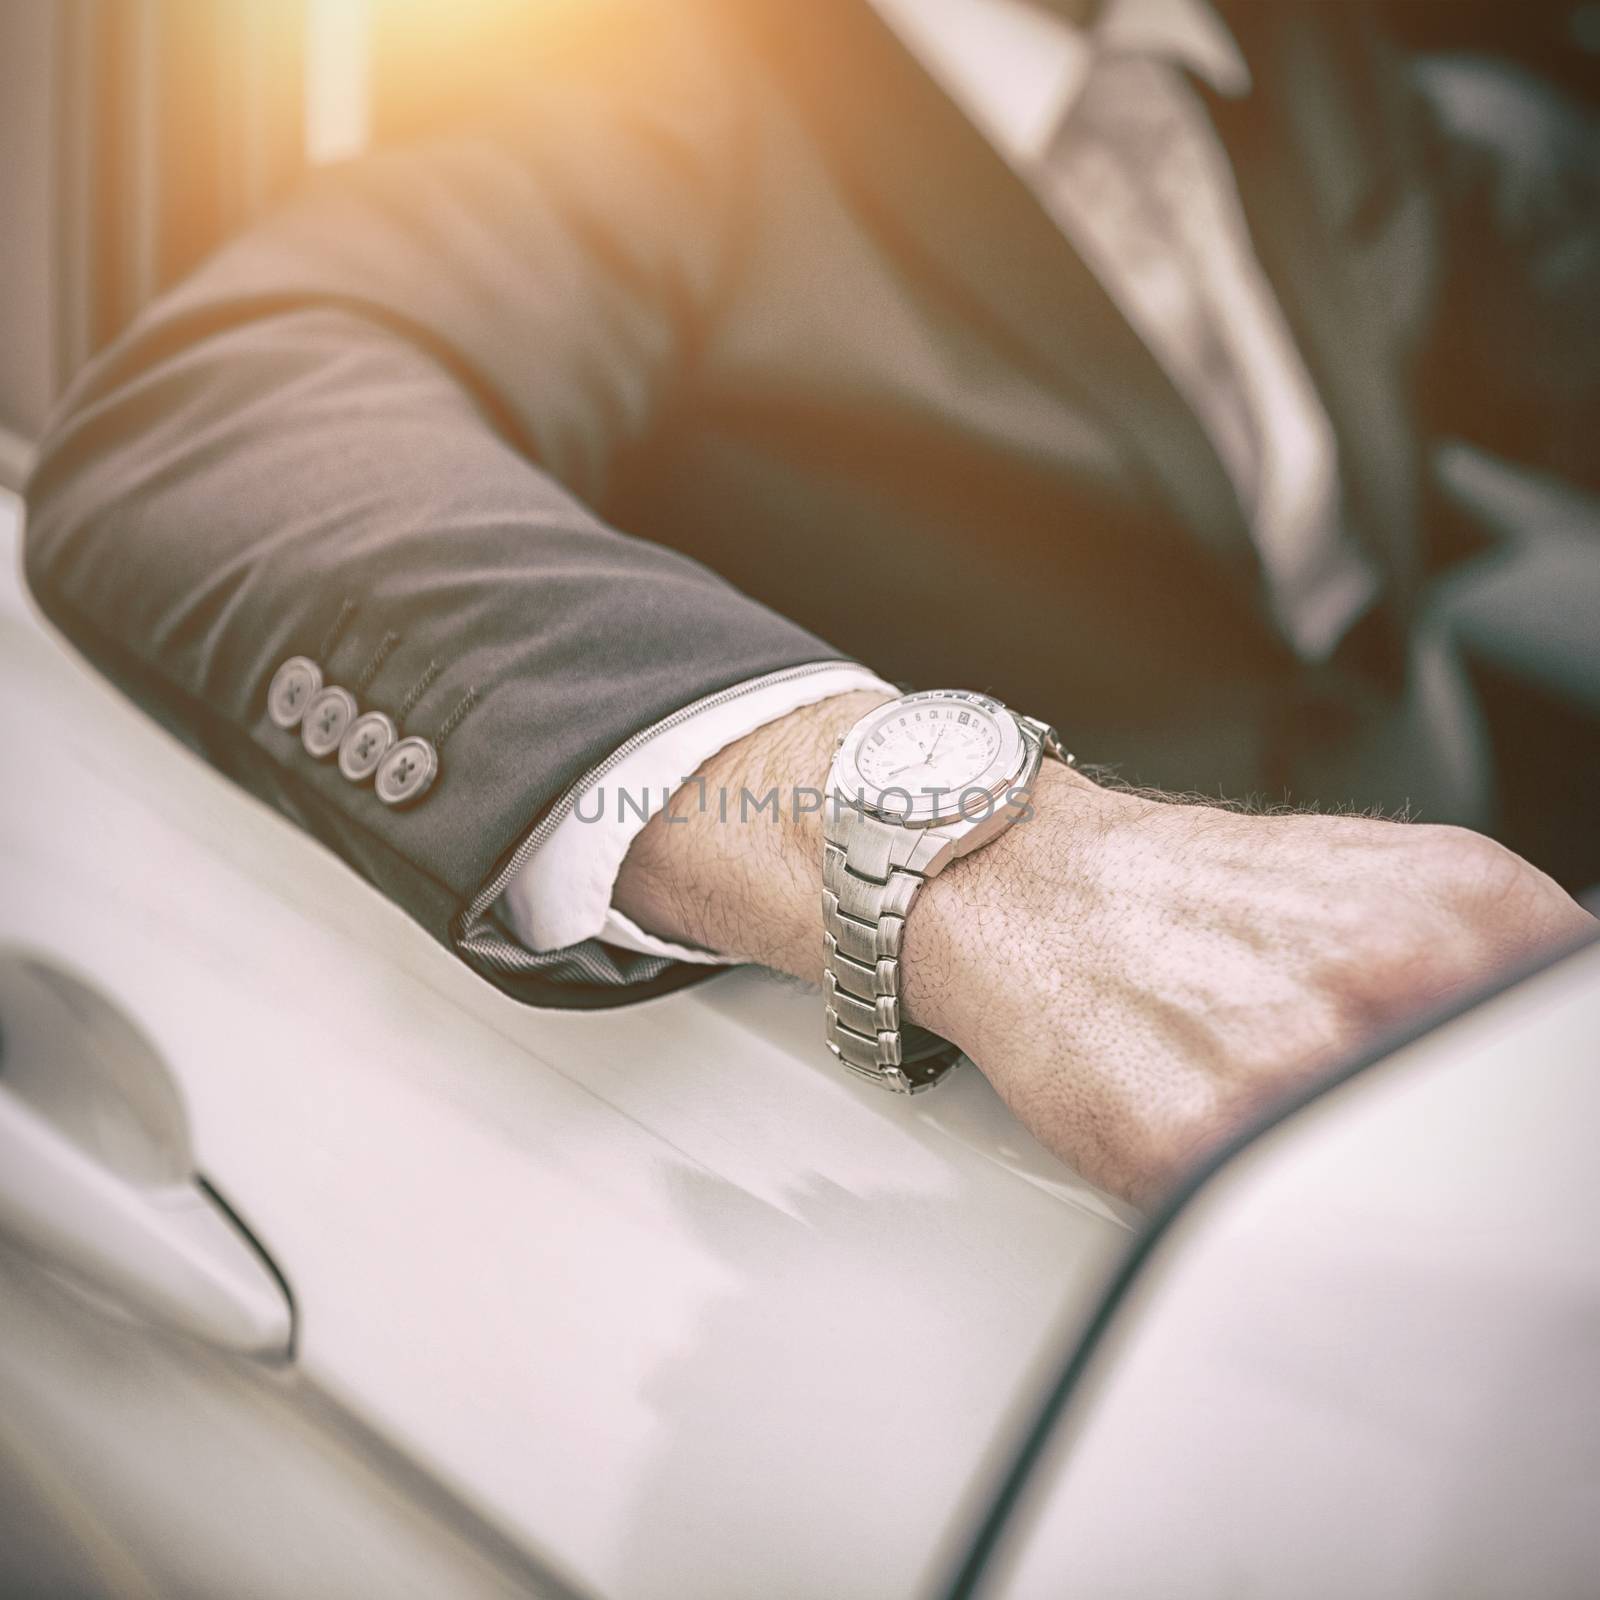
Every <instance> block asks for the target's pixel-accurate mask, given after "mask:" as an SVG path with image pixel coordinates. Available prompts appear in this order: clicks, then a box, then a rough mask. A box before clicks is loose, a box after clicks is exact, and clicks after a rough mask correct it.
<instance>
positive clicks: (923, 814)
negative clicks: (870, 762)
mask: <svg viewBox="0 0 1600 1600" xmlns="http://www.w3.org/2000/svg"><path fill="white" fill-rule="evenodd" d="M929 704H940V705H943V704H956V705H965V706H973V707H975V708H976V709H978V710H980V711H983V712H986V713H987V714H988V715H989V716H991V717H993V718H994V721H995V724H996V726H997V727H998V728H999V730H1000V745H999V748H998V749H997V750H996V752H995V755H994V758H993V759H992V760H991V761H990V763H989V765H988V766H987V767H985V768H984V769H983V771H982V772H980V773H979V774H978V775H977V776H976V777H974V778H973V780H972V781H971V782H970V783H968V784H965V785H963V786H962V788H960V789H959V790H952V791H950V792H948V793H944V792H941V794H940V795H939V796H938V797H935V796H934V795H932V794H927V793H923V794H915V795H911V805H910V808H909V809H902V807H901V804H900V796H901V795H905V794H908V793H909V791H907V790H905V789H899V788H896V787H895V786H894V785H893V784H890V785H888V786H887V787H884V788H880V787H879V786H878V785H877V784H875V783H873V782H871V781H870V780H869V779H868V778H867V777H866V775H865V774H864V773H863V772H862V771H861V761H860V756H861V749H862V745H863V744H864V742H865V740H866V738H867V735H868V733H869V732H871V730H872V729H873V728H875V727H876V726H877V725H878V724H879V722H881V721H882V719H883V718H884V717H885V716H887V715H888V714H889V713H890V712H892V711H898V710H902V709H904V708H906V707H916V706H919V705H929ZM1027 760H1028V750H1027V743H1026V740H1025V739H1024V737H1023V733H1022V725H1021V723H1020V722H1019V721H1018V720H1017V718H1016V716H1015V715H1014V714H1013V713H1012V711H1011V710H1010V709H1009V708H1008V707H1007V706H1006V705H1004V704H1003V703H1002V702H1001V701H999V700H996V699H995V698H994V697H993V696H992V695H986V694H978V693H976V692H974V691H973V690H970V689H922V690H919V691H917V693H915V694H907V695H901V696H900V698H899V699H898V700H888V701H885V702H884V704H883V705H881V706H875V707H874V708H873V709H872V710H871V711H869V712H868V713H867V714H866V715H865V716H864V717H862V718H861V720H860V721H859V722H857V723H856V725H855V726H854V727H853V728H851V730H850V731H849V733H847V734H846V735H845V736H844V740H843V742H842V743H841V744H840V746H839V753H838V755H837V756H836V757H835V758H834V763H833V787H834V789H835V790H836V791H838V792H839V794H840V795H841V796H842V799H841V800H840V801H839V802H837V803H842V804H849V805H854V804H856V803H857V801H858V797H859V804H860V806H861V808H862V809H863V810H864V811H866V812H868V813H869V814H870V815H872V816H875V817H877V818H878V819H879V820H880V821H883V822H887V823H897V824H899V825H900V826H902V827H911V828H927V827H938V826H941V825H944V824H947V823H954V822H980V821H982V820H983V818H984V816H985V815H986V813H984V812H978V813H977V814H976V815H974V814H973V811H974V807H973V806H971V805H970V804H969V806H968V807H967V810H966V811H965V812H964V811H963V810H962V809H961V801H962V797H963V796H964V795H965V796H971V795H974V794H976V793H978V792H979V791H982V792H983V793H984V794H986V795H987V796H988V797H989V798H990V800H991V802H992V801H994V800H998V799H1000V798H1002V797H1003V796H1004V794H1005V792H1006V790H1007V788H1008V787H1009V786H1010V785H1011V783H1012V782H1013V781H1014V780H1015V779H1016V778H1017V777H1019V776H1020V775H1021V774H1022V772H1023V771H1024V770H1025V768H1026V766H1027ZM885 795H892V796H893V797H894V798H893V800H892V802H891V805H890V807H889V809H887V810H885V809H884V806H883V797H884V796H885ZM829 800H830V802H833V801H834V797H833V796H832V795H830V796H829ZM990 809H991V810H992V805H991V808H990Z"/></svg>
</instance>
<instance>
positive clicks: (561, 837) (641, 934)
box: [502, 661, 899, 964]
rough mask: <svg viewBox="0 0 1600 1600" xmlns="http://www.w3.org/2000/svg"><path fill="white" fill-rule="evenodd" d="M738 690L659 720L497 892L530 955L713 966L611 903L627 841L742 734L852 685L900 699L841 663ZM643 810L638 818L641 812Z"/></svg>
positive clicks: (707, 954)
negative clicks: (622, 955) (609, 949)
mask: <svg viewBox="0 0 1600 1600" xmlns="http://www.w3.org/2000/svg"><path fill="white" fill-rule="evenodd" d="M741 688H742V689H744V690H745V692H742V693H738V694H736V695H734V696H732V697H728V696H727V694H726V691H718V694H717V695H716V696H715V698H716V700H717V702H718V703H717V704H716V705H715V706H708V707H707V708H706V709H705V710H702V711H696V712H694V713H692V714H691V715H689V716H687V717H684V718H682V719H681V720H673V721H672V724H671V726H670V727H669V726H667V725H666V724H665V723H662V724H658V728H659V729H660V731H659V732H657V733H653V734H651V735H650V736H648V737H647V738H646V739H645V740H644V742H643V743H642V744H640V745H639V746H638V748H637V749H635V750H633V751H632V752H631V753H630V754H629V755H628V756H626V757H625V758H624V759H623V760H622V761H620V762H619V763H618V764H617V765H616V766H615V767H614V768H612V770H611V771H610V772H608V773H607V774H606V776H605V777H604V778H603V779H602V780H600V781H599V782H597V783H593V784H589V783H588V781H587V780H584V786H583V787H581V788H580V790H579V796H578V803H577V805H575V806H574V807H573V809H572V810H571V811H570V812H569V813H568V814H567V816H566V818H565V820H564V821H563V822H561V824H560V825H559V826H558V827H557V828H556V830H555V832H554V833H552V834H551V835H550V837H549V838H548V839H547V840H546V841H545V842H544V844H543V845H542V846H541V847H540V848H539V849H538V850H536V851H535V852H534V853H533V855H532V856H531V857H530V858H529V859H528V860H527V861H526V862H525V863H524V864H523V866H522V869H521V870H520V871H519V872H518V873H517V875H516V877H514V878H513V879H512V880H511V882H510V883H509V884H508V885H507V887H506V890H505V893H504V895H503V896H502V905H503V906H504V909H505V913H506V916H507V918H508V920H509V922H510V924H511V928H512V931H513V932H514V933H515V934H516V936H517V938H518V939H520V940H521V941H522V943H523V944H525V945H526V946H527V947H528V948H529V949H530V950H537V951H546V950H564V949H566V948H567V946H569V945H574V944H581V943H582V942H583V941H584V940H585V939H602V940H604V941H605V942H606V943H607V944H612V945H619V946H621V948H623V949H624V950H637V951H642V952H643V953H645V954H647V955H659V956H670V957H672V958H673V959H675V960H678V961H698V962H703V963H708V964H719V963H722V962H724V961H726V959H727V958H726V957H725V956H719V955H717V954H715V953H714V952H712V951H709V950H700V949H696V948H694V947H693V946H690V945H680V944H674V943H672V942H671V941H670V940H666V939H658V938H656V937H655V936H654V935H653V934H649V933H646V932H645V930H644V929H643V928H641V927H640V926H639V925H638V924H637V923H635V922H632V921H630V920H629V918H627V917H625V916H623V914H622V913H621V912H620V911H618V910H616V908H615V907H613V906H612V904H611V895H612V891H613V890H614V888H615V887H616V882H617V874H618V873H619V872H621V870H622V862H623V858H624V857H625V856H626V855H627V853H628V846H629V845H630V844H632V843H633V840H634V836H635V835H636V834H637V833H638V832H639V831H640V829H641V828H643V827H644V825H645V823H646V822H647V821H648V820H649V818H650V817H652V816H654V815H655V813H656V812H657V811H659V810H661V808H662V807H663V806H664V805H665V804H666V802H667V801H668V800H669V799H670V798H671V797H672V795H673V794H674V793H675V792H676V791H677V790H678V789H679V788H681V787H682V785H683V783H684V780H685V779H687V778H689V777H691V776H692V775H693V774H694V773H695V772H696V771H698V769H699V768H700V767H701V766H703V765H704V764H705V762H707V761H709V760H710V759H711V757H712V756H714V755H715V754H716V753H717V752H718V751H719V750H721V749H723V748H724V747H725V746H727V745H730V744H732V743H733V742H734V740H735V739H742V738H743V737H744V736H745V735H746V734H747V733H753V732H754V731H755V730H756V729H757V728H760V727H764V726H765V725H766V724H767V723H769V722H775V721H777V719H778V718H779V717H784V716H787V715H788V714H789V713H790V712H791V711H798V710H799V709H800V707H801V706H809V705H814V704H816V702H817V701H819V700H830V699H832V698H833V697H834V696H835V695H841V694H853V693H855V692H856V691H857V690H859V689H876V690H879V691H881V692H882V693H883V694H885V695H893V694H897V693H898V692H899V691H898V690H896V689H895V688H894V687H893V685H891V684H887V683H885V682H884V681H883V680H882V679H881V678H879V677H877V676H876V675H875V674H873V673H871V672H868V671H867V669H866V668H865V667H861V666H857V665H856V664H855V663H854V662H849V661H841V662H838V663H837V664H835V665H833V666H826V667H823V668H822V670H820V671H817V672H813V673H808V674H807V675H806V676H804V677H801V678H792V677H791V678H789V679H788V681H786V682H776V683H766V684H764V683H763V682H762V680H761V679H760V678H752V679H751V680H750V681H749V684H748V685H744V686H741ZM641 812H642V813H643V815H641V814H640V813H641Z"/></svg>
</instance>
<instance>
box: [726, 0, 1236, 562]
mask: <svg viewBox="0 0 1600 1600" xmlns="http://www.w3.org/2000/svg"><path fill="white" fill-rule="evenodd" d="M726 4H727V5H728V7H729V10H730V13H731V14H732V15H734V16H735V17H736V18H738V19H742V21H743V22H744V23H745V25H746V26H752V25H753V26H754V27H755V28H756V29H757V30H758V34H759V35H760V38H761V40H762V43H763V45H764V48H765V50H766V52H767V53H768V54H769V56H770V58H771V59H772V61H773V63H774V68H775V71H776V74H777V76H778V78H779V79H780V81H781V82H783V83H784V84H785V85H786V86H787V87H788V88H789V89H790V90H791V91H792V92H793V93H794V94H795V95H796V97H797V99H798V100H799V101H800V102H801V108H802V113H803V115H804V116H805V119H806V121H807V124H808V126H809V127H810V128H811V129H812V130H813V131H814V132H815V133H816V134H817V136H818V137H819V138H820V139H821V140H822V141H823V143H824V145H825V147H826V150H827V155H828V159H829V160H830V163H831V164H832V165H833V166H834V168H835V170H836V172H837V173H838V175H839V178H840V181H841V182H842V183H843V184H844V185H845V186H846V187H847V188H849V189H850V190H851V191H852V192H853V194H854V197H855V199H856V201H857V203H858V205H859V206H860V207H861V209H862V211H863V213H864V214H866V215H868V216H869V217H870V218H871V219H872V221H873V223H874V225H875V228H876V230H877V231H878V233H879V234H880V236H881V237H882V238H883V239H884V240H885V241H886V243H887V244H888V246H889V247H890V248H891V249H892V250H893V251H894V252H895V253H896V254H897V256H898V257H899V259H900V261H901V262H902V263H903V266H904V270H905V272H906V274H907V276H908V278H910V279H911V280H912V281H913V283H914V284H915V286H916V288H917V289H918V291H919V292H920V293H921V294H923V295H924V296H925V297H926V298H927V299H929V300H930V301H935V302H937V301H938V300H939V299H946V300H948V299H950V298H951V297H954V298H955V299H956V300H957V301H958V302H959V304H960V311H961V314H962V315H963V316H965V317H966V318H968V319H969V320H972V321H974V322H976V323H978V324H979V325H981V326H983V327H985V328H986V329H987V330H988V331H989V332H990V334H991V336H992V337H993V338H994V340H995V342H996V344H997V345H998V346H999V347H1000V348H1001V349H1002V350H1003V351H1004V352H1005V354H1006V355H1007V356H1008V358H1009V359H1011V360H1013V361H1015V362H1016V363H1017V364H1018V365H1019V366H1023V367H1027V368H1032V369H1034V370H1043V371H1044V372H1045V373H1047V374H1048V376H1049V377H1050V378H1051V380H1052V381H1053V383H1054V384H1055V385H1056V386H1057V387H1058V388H1060V389H1063V390H1065V391H1067V392H1069V393H1071V394H1072V396H1073V398H1074V399H1075V401H1076V402H1077V403H1079V404H1081V405H1082V406H1083V407H1084V408H1086V409H1087V410H1089V411H1091V412H1093V413H1097V414H1099V415H1100V416H1101V417H1102V418H1103V419H1104V421H1105V423H1106V424H1107V426H1108V428H1109V429H1110V430H1111V432H1112V434H1113V436H1114V437H1115V438H1116V439H1117V440H1118V441H1119V442H1120V444H1121V445H1122V447H1123V448H1124V450H1125V451H1126V452H1127V454H1128V457H1129V458H1130V460H1131V461H1133V462H1134V463H1135V464H1136V466H1137V468H1138V470H1139V471H1140V472H1141V473H1142V475H1143V476H1144V477H1145V478H1146V479H1147V480H1148V481H1149V482H1150V483H1151V484H1152V486H1153V487H1154V488H1155V490H1156V492H1157V494H1158V495H1159V497H1160V498H1161V499H1162V500H1163V501H1164V502H1165V503H1166V504H1167V506H1168V507H1169V509H1170V510H1171V512H1172V513H1173V516H1174V518H1175V519H1176V521H1177V522H1178V523H1179V524H1180V525H1182V526H1183V527H1185V528H1186V529H1188V530H1189V531H1190V532H1191V533H1193V534H1195V535H1196V536H1198V538H1199V539H1200V541H1201V543H1202V544H1203V545H1204V546H1205V547H1206V548H1207V549H1209V550H1210V552H1211V553H1212V555H1213V556H1214V557H1215V558H1216V559H1217V560H1218V561H1219V562H1220V563H1222V564H1224V565H1225V566H1227V567H1228V568H1230V569H1232V570H1233V571H1234V572H1235V573H1236V574H1237V575H1239V576H1242V577H1244V578H1245V579H1246V581H1248V582H1254V581H1255V575H1256V572H1257V568H1256V563H1255V555H1254V549H1253V546H1252V545H1251V543H1250V538H1249V531H1248V528H1247V526H1246V524H1245V521H1244V518H1243V514H1242V512H1241V510H1240V507H1239V502H1238V498H1237V496H1236V495H1235V493H1234V491H1233V486H1232V484H1231V482H1230V481H1229V479H1228V477H1227V474H1226V472H1225V470H1224V469H1223V466H1222V463H1221V461H1220V459H1219V458H1218V456H1217V454H1216V451H1215V450H1214V449H1213V447H1212V445H1211V442H1210V440H1209V438H1208V437H1207V435H1206V433H1205V430H1204V429H1203V427H1202V426H1201V424H1200V422H1199V419H1198V418H1197V417H1196V416H1195V414H1194V413H1193V412H1192V411H1191V410H1190V408H1189V407H1188V405H1187V404H1186V403H1185V402H1184V400H1183V398H1182V397H1181V396H1180V395H1179V394H1178V392H1177V390H1176V389H1175V388H1174V387H1173V385H1172V383H1171V381H1170V380H1169V379H1168V378H1167V376H1166V374H1165V373H1164V372H1163V371H1162V369H1161V367H1160V365H1159V364H1158V363H1157V361H1156V360H1155V358H1154V357H1153V356H1152V355H1151V353H1150V351H1149V350H1148V349H1147V348H1146V347H1145V345H1144V343H1143V341H1142V340H1141V339H1140V338H1139V336H1138V335H1137V334H1136V333H1135V332H1134V330H1133V328H1132V327H1131V326H1130V325H1129V323H1128V322H1127V321H1126V319H1125V318H1124V317H1123V315H1122V313H1121V312H1120V311H1119V310H1118V308H1117V307H1116V305H1115V304H1114V302H1113V301H1112V300H1111V299H1110V297H1109V296H1108V295H1107V294H1106V292H1105V290H1104V289H1103V288H1102V287H1101V285H1100V283H1099V281H1098V279H1096V278H1095V276H1094V274H1093V273H1092V272H1091V271H1090V269H1089V268H1088V266H1087V265H1086V264H1085V262H1084V261H1083V259H1082V258H1081V257H1080V256H1079V255H1078V253H1077V252H1076V251H1075V250H1074V249H1073V248H1072V247H1071V246H1070V245H1069V244H1068V243H1067V241H1066V239H1065V238H1064V237H1063V236H1062V234H1061V232H1060V230H1059V228H1058V227H1057V226H1056V224H1055V223H1054V222H1053V221H1052V220H1051V218H1050V217H1049V216H1048V215H1047V214H1046V212H1045V211H1044V209H1043V207H1042V206H1041V205H1040V204H1039V202H1038V200H1037V199H1036V198H1035V197H1034V195H1033V193H1032V192H1031V191H1030V190H1029V188H1028V187H1027V185H1026V184H1025V183H1024V182H1023V181H1022V180H1021V179H1020V178H1019V177H1018V176H1017V175H1016V173H1015V172H1013V171H1012V169H1011V168H1010V167H1009V166H1008V165H1007V164H1006V163H1005V161H1004V160H1003V159H1002V158H1001V157H1000V155H999V154H998V153H997V152H996V151H995V150H994V149H993V148H992V147H991V146H990V144H989V143H988V141H987V140H986V139H985V138H984V136H983V135H982V134H981V133H980V132H979V131H978V130H977V129H976V128H975V127H974V126H973V125H972V124H971V123H970V122H969V121H968V120H967V118H966V117H965V115H964V114H963V113H962V112H961V111H960V110H959V109H958V108H957V106H956V105H955V104H954V103H953V102H952V101H951V100H950V98H949V97H948V96H947V95H946V94H945V93H944V91H943V90H942V89H941V88H940V87H939V86H938V85H937V84H936V83H934V82H933V80H932V79H931V78H930V77H929V76H928V75H927V74H926V73H925V72H924V70H923V69H922V67H921V66H920V64H919V63H918V62H917V61H916V60H915V59H914V58H913V57H912V56H911V54H910V53H909V52H908V51H907V50H906V49H905V48H904V46H903V45H902V44H901V43H900V41H899V40H898V39H897V38H896V37H895V36H894V34H893V33H892V32H891V31H890V30H889V28H888V27H887V26H886V25H885V24H884V23H883V22H882V21H881V20H880V19H879V18H878V16H877V15H876V13H875V12H874V11H873V10H872V8H871V6H870V5H869V4H868V3H867V0H804V3H802V0H726Z"/></svg>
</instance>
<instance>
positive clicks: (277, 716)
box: [267, 656, 322, 728]
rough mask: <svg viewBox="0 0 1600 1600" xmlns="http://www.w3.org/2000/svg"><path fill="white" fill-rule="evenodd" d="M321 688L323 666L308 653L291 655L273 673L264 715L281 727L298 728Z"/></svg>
mask: <svg viewBox="0 0 1600 1600" xmlns="http://www.w3.org/2000/svg"><path fill="white" fill-rule="evenodd" d="M321 688H322V668H321V667H319V666H318V665H317V664H316V662H315V661H313V660H312V659H311V658H310V657H309V656H290V657H289V659H288V660H287V661H285V662H284V664H283V665H282V666H281V667H279V668H278V670H277V671H276V672H275V673H273V675H272V683H271V685H270V687H269V688H268V689H267V715H268V716H269V717H271V718H272V720H273V722H274V723H276V724H277V726H278V727H280V728H297V727H299V726H300V719H301V718H302V717H303V716H305V714H306V707H307V706H308V705H310V704H311V702H312V700H313V699H314V698H315V697H316V695H317V692H318V690H320V689H321Z"/></svg>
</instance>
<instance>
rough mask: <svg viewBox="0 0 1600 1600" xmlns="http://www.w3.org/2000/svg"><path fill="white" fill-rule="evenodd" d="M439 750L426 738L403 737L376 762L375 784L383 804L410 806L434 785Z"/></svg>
mask: <svg viewBox="0 0 1600 1600" xmlns="http://www.w3.org/2000/svg"><path fill="white" fill-rule="evenodd" d="M438 775H439V752H438V751H437V750H435V749H434V748H433V746H432V745H431V744H430V743H429V742H428V741H427V740H426V739H418V738H414V737H413V738H408V739H402V740H401V741H400V742H399V744H397V745H395V746H394V747H393V748H392V749H391V750H390V751H389V753H388V754H387V755H386V756H384V758H383V759H382V760H381V761H380V762H379V763H378V773H377V777H376V779H375V780H374V786H375V787H376V789H377V791H378V798H379V799H380V800H381V801H382V802H383V803H384V804H385V805H386V806H409V805H411V804H413V803H414V802H415V801H418V800H420V799H421V798H422V797H423V795H425V794H426V793H427V792H428V790H429V789H431V788H432V787H433V780H434V779H435V778H436V777H438Z"/></svg>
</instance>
